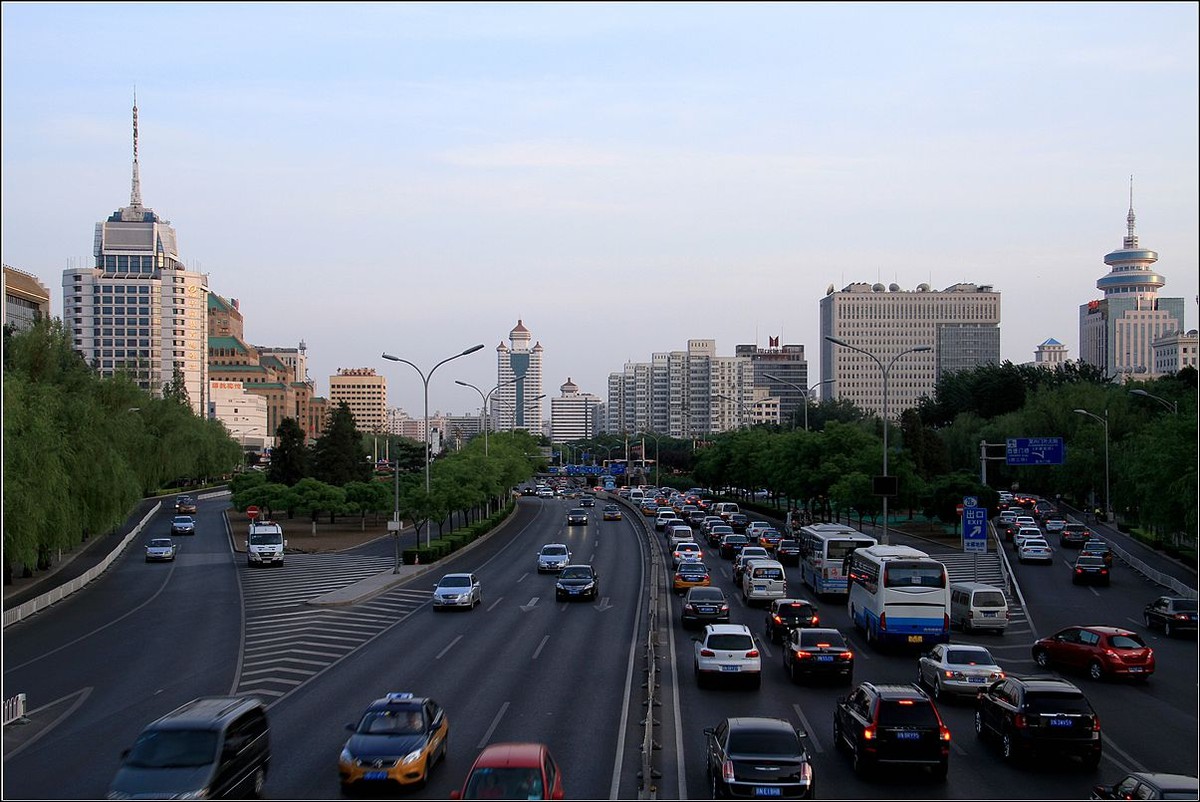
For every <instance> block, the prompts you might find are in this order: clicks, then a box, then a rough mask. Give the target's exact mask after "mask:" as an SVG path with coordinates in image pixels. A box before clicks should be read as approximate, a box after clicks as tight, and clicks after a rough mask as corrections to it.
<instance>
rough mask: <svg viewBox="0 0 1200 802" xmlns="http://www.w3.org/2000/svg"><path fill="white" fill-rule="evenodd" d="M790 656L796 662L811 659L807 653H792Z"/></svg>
mask: <svg viewBox="0 0 1200 802" xmlns="http://www.w3.org/2000/svg"><path fill="white" fill-rule="evenodd" d="M792 654H793V655H794V656H795V657H796V659H797V660H807V659H808V658H810V657H812V655H811V654H809V653H808V652H792Z"/></svg>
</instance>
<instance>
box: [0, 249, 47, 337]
mask: <svg viewBox="0 0 1200 802" xmlns="http://www.w3.org/2000/svg"><path fill="white" fill-rule="evenodd" d="M3 281H4V320H3V325H5V326H7V325H9V324H12V326H13V327H14V328H15V329H17V330H18V331H23V330H28V329H31V328H33V324H34V323H36V322H37V321H39V320H46V319H48V318H49V317H50V290H48V289H46V286H45V285H44V284H42V282H40V281H38V280H37V278H36V277H35V276H33V275H31V274H29V273H26V272H25V271H24V270H17V269H16V268H15V267H9V266H8V265H4V278H3Z"/></svg>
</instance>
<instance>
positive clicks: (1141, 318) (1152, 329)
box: [1079, 181, 1183, 380]
mask: <svg viewBox="0 0 1200 802" xmlns="http://www.w3.org/2000/svg"><path fill="white" fill-rule="evenodd" d="M1125 223H1126V229H1127V230H1126V233H1125V240H1124V242H1123V244H1122V247H1121V249H1120V250H1116V251H1113V252H1112V253H1110V254H1108V255H1107V256H1105V257H1104V264H1106V265H1108V266H1109V268H1110V270H1109V272H1108V275H1106V276H1104V277H1102V278H1101V279H1099V280H1098V281H1097V282H1096V288H1097V289H1100V290H1103V291H1104V298H1102V299H1100V300H1096V301H1088V302H1087V303H1086V304H1084V305H1082V306H1080V307H1079V358H1080V359H1081V360H1082V361H1084V362H1086V363H1087V364H1089V365H1095V366H1096V367H1098V368H1101V369H1102V370H1103V371H1104V372H1105V373H1106V374H1107V375H1108V377H1109V378H1110V379H1113V380H1117V379H1124V378H1129V377H1131V376H1136V377H1137V378H1150V377H1152V376H1154V375H1156V373H1155V367H1154V348H1153V343H1154V341H1155V340H1157V339H1159V338H1160V337H1163V336H1165V335H1167V334H1170V333H1171V332H1173V331H1183V299H1182V298H1159V297H1158V291H1159V290H1160V289H1162V287H1163V286H1164V285H1165V284H1166V283H1167V282H1166V279H1164V278H1163V277H1162V276H1161V275H1160V274H1158V273H1156V272H1155V271H1154V269H1153V267H1154V263H1155V262H1157V261H1158V254H1157V253H1156V252H1155V251H1151V250H1149V249H1146V248H1141V247H1139V246H1138V237H1137V234H1136V233H1135V232H1134V223H1135V218H1134V214H1133V184H1132V181H1131V182H1130V187H1129V213H1128V214H1127V215H1126V217H1125Z"/></svg>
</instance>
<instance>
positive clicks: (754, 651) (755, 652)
mask: <svg viewBox="0 0 1200 802" xmlns="http://www.w3.org/2000/svg"><path fill="white" fill-rule="evenodd" d="M746 656H747V657H758V649H751V650H750V651H748V652H746Z"/></svg>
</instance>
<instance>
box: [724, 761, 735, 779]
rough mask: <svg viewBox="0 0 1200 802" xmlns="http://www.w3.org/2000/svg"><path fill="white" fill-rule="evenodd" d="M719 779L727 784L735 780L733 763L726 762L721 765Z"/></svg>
mask: <svg viewBox="0 0 1200 802" xmlns="http://www.w3.org/2000/svg"><path fill="white" fill-rule="evenodd" d="M721 779H723V780H724V781H725V782H727V783H731V782H733V781H734V780H735V779H737V778H736V777H735V776H734V773H733V761H732V760H726V761H725V762H724V763H722V764H721Z"/></svg>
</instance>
